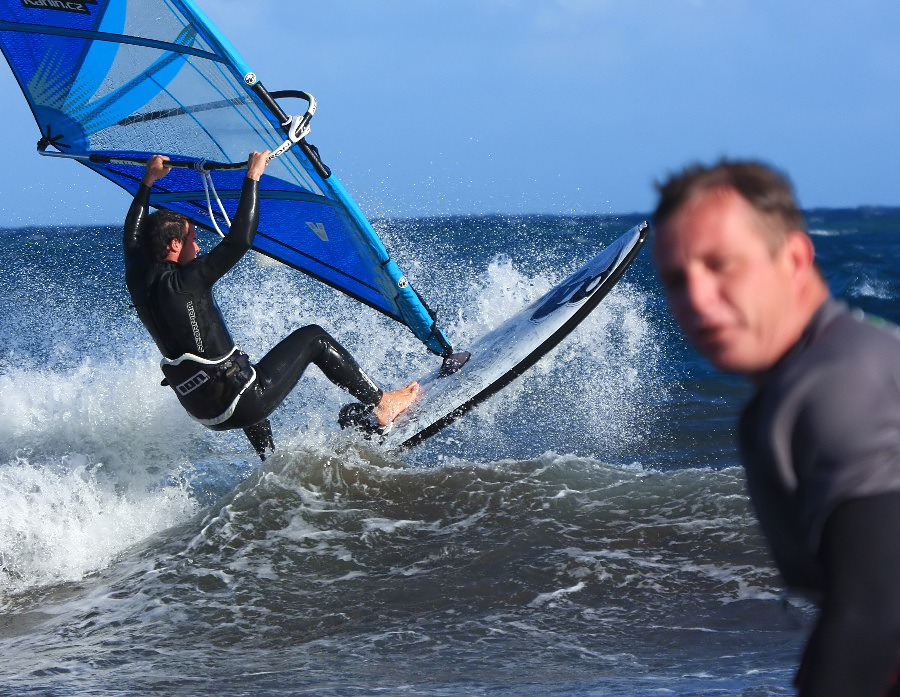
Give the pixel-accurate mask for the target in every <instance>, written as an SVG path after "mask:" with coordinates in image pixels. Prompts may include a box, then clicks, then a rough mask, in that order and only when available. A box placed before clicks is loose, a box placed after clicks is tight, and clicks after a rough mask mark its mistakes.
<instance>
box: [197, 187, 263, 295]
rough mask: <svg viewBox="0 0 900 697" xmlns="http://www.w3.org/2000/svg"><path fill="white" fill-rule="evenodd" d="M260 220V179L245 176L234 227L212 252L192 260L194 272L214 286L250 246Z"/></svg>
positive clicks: (204, 283) (206, 284)
mask: <svg viewBox="0 0 900 697" xmlns="http://www.w3.org/2000/svg"><path fill="white" fill-rule="evenodd" d="M258 224H259V182H257V181H256V180H255V179H250V178H249V177H245V178H244V184H243V186H242V188H241V200H240V203H238V209H237V212H236V213H235V216H234V219H233V220H232V221H231V229H230V230H229V232H228V234H227V235H226V236H225V238H224V239H223V240H222V241H221V242H219V244H217V245H216V246H215V247H214V248H213V249H212V251H210V252H209V254H205V255H203V256H201V257H199V259H198V260H197V262H195V263H194V264H191V266H190V270H191V273H192V274H196V275H197V279H198V280H199V282H200V283H201V284H203V285H205V286H212V285H213V284H214V283H215V282H216V281H217V280H219V279H220V278H221V277H222V276H224V275H225V273H227V272H228V270H229V269H231V268H232V267H233V266H234V265H235V264H237V263H238V262H239V261H240V260H241V257H243V256H244V255H245V254H246V253H247V252H248V251H249V250H250V245H252V244H253V238H254V237H255V236H256V227H257V225H258Z"/></svg>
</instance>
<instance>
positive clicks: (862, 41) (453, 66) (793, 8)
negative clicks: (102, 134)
mask: <svg viewBox="0 0 900 697" xmlns="http://www.w3.org/2000/svg"><path fill="white" fill-rule="evenodd" d="M199 4H200V6H201V7H202V8H203V9H204V10H205V11H206V12H207V14H208V15H209V16H210V17H211V18H212V19H213V21H214V22H215V23H216V24H217V25H218V26H219V27H220V28H221V29H222V30H223V31H224V32H225V34H226V35H228V36H229V37H230V38H231V40H232V42H233V43H234V44H235V46H236V47H237V48H238V50H239V51H240V52H241V53H242V54H243V55H244V57H245V58H246V59H247V61H248V62H249V64H250V65H251V66H252V67H253V69H254V70H255V71H256V73H257V74H258V75H259V76H260V78H261V79H262V80H263V82H264V83H265V84H266V86H267V87H268V88H269V89H288V88H294V89H304V90H307V91H310V92H312V93H313V94H314V95H315V96H316V97H317V99H318V100H319V111H318V114H317V116H316V118H315V119H314V121H313V133H312V135H311V136H310V140H311V141H312V142H313V143H315V144H316V145H317V146H318V147H319V148H320V150H321V151H322V154H323V157H324V159H325V161H326V162H327V163H329V164H330V165H331V166H332V168H333V169H334V170H335V172H336V173H337V174H338V176H339V177H340V178H341V179H342V180H343V182H344V183H345V185H346V186H347V188H348V189H349V191H350V192H351V193H352V194H353V195H354V196H355V197H356V198H357V199H358V201H359V202H360V204H361V206H362V207H363V209H364V210H365V211H366V212H367V213H369V214H370V215H372V216H381V215H400V216H416V215H432V214H457V213H497V212H499V213H564V214H565V213H578V214H581V213H628V212H647V211H650V210H652V208H653V206H654V202H655V194H654V189H653V182H654V181H655V180H657V179H660V178H662V177H664V176H665V175H666V174H667V173H669V172H671V171H672V170H675V169H678V168H680V167H682V166H683V165H685V164H687V163H689V162H692V161H696V160H702V161H709V160H712V159H716V158H718V157H720V156H729V157H753V158H760V159H764V160H767V161H770V162H772V163H774V164H776V165H777V166H779V167H781V168H783V169H784V170H786V171H787V172H788V173H789V174H790V175H791V177H792V179H793V180H794V183H795V185H796V188H797V191H798V195H799V198H800V201H801V204H802V205H803V206H805V207H817V206H830V207H839V206H857V205H892V206H900V137H898V131H900V2H897V1H896V0H856V2H853V3H848V2H837V1H835V0H815V1H813V0H790V1H788V2H785V1H784V0H615V1H613V0H454V1H453V2H448V1H447V0H342V2H339V3H338V2H334V1H333V0H291V2H285V0H199ZM0 65H2V67H0V90H2V94H3V95H4V98H3V104H4V109H3V126H4V132H5V142H6V153H5V155H6V157H5V160H6V166H5V167H4V168H3V170H2V172H0V216H2V217H0V225H7V226H19V225H29V224H47V223H55V224H68V223H85V224H87V223H115V224H117V223H118V222H119V221H120V219H121V217H122V216H123V215H124V212H125V209H126V208H127V205H128V202H129V201H128V197H127V195H126V194H125V193H124V192H121V191H120V190H118V189H117V188H116V187H114V186H113V185H111V184H109V183H108V182H106V181H105V180H103V179H101V178H100V177H97V176H96V175H93V174H91V173H90V172H88V171H87V170H86V169H85V168H83V167H81V166H80V165H77V164H76V163H74V162H70V161H63V160H53V159H49V158H42V157H39V156H38V155H37V154H35V152H34V143H35V141H36V140H37V138H38V135H39V134H38V131H37V127H36V125H35V124H34V121H33V119H32V117H31V114H30V112H29V111H28V110H27V107H26V106H25V101H24V99H23V98H22V97H21V93H20V92H18V88H17V86H16V85H15V82H14V80H13V79H12V76H11V74H10V72H9V69H8V68H7V67H6V65H5V64H2V62H0Z"/></svg>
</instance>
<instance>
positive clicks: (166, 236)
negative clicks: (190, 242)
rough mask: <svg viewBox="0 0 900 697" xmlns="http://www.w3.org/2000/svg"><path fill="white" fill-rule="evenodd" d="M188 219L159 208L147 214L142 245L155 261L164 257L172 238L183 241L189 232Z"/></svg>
mask: <svg viewBox="0 0 900 697" xmlns="http://www.w3.org/2000/svg"><path fill="white" fill-rule="evenodd" d="M186 222H189V221H188V219H187V218H186V217H185V216H183V215H181V214H180V213H175V212H174V211H169V210H166V209H164V208H163V209H160V210H158V211H154V212H153V213H151V214H150V215H148V216H147V220H146V221H145V223H144V246H145V247H146V249H147V254H149V255H150V257H151V258H152V259H155V260H156V261H162V260H163V259H165V258H166V254H167V252H168V247H169V243H170V242H171V241H172V240H179V241H180V242H184V241H185V240H186V239H187V238H188V235H189V234H190V226H188V225H185V223H186Z"/></svg>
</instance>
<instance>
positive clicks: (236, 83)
mask: <svg viewBox="0 0 900 697" xmlns="http://www.w3.org/2000/svg"><path fill="white" fill-rule="evenodd" d="M0 50H2V52H3V54H4V56H5V57H6V60H7V62H8V63H9V66H10V68H11V69H12V71H13V74H14V75H15V77H16V80H17V81H18V83H19V86H20V87H21V89H22V92H23V93H24V95H25V98H26V100H27V101H28V104H29V106H30V108H31V111H32V113H33V114H34V117H35V121H36V122H37V125H38V128H39V129H40V133H41V143H42V148H45V149H47V151H48V152H53V153H54V154H63V155H67V156H75V157H79V158H88V157H93V158H94V159H93V160H88V159H80V160H79V161H80V162H82V163H83V164H85V165H86V166H88V167H90V168H91V169H92V170H94V171H95V172H97V173H98V174H100V175H102V176H104V177H106V178H107V179H109V180H110V181H112V182H114V183H115V184H117V185H119V186H121V187H122V188H124V189H126V190H127V191H129V192H135V191H136V190H137V188H138V186H139V184H140V179H141V176H142V174H143V165H142V164H139V163H128V162H122V161H121V158H129V157H130V158H134V159H136V160H146V159H148V158H149V157H150V156H152V155H153V154H155V153H162V154H165V155H168V156H169V157H170V158H171V159H172V160H173V161H177V162H181V163H207V165H206V166H207V168H209V169H211V172H210V176H211V178H212V182H213V185H214V188H215V191H216V193H217V194H218V197H219V199H220V200H221V202H222V204H223V205H224V207H225V210H226V213H227V214H228V216H229V218H230V217H232V216H233V215H234V213H235V211H236V208H237V202H238V197H239V193H240V190H241V185H242V181H243V176H244V172H243V170H241V169H232V170H228V169H220V168H219V167H220V166H225V165H229V164H234V163H241V162H244V161H245V160H246V159H247V155H248V154H249V153H250V152H251V151H254V150H265V149H268V150H274V149H275V148H277V147H278V146H279V145H281V143H282V142H284V140H285V135H284V132H283V128H282V125H281V119H280V118H279V115H278V114H276V113H275V110H280V109H281V105H280V104H277V105H276V107H275V108H274V109H273V107H272V104H273V103H275V102H274V100H270V99H268V95H267V94H265V95H261V93H260V90H261V89H262V88H261V86H260V85H256V86H255V87H254V82H255V78H253V77H251V78H247V74H248V73H249V72H250V71H249V68H248V66H247V65H246V63H245V62H244V60H243V59H242V58H241V57H240V55H239V54H238V52H237V50H236V49H235V48H234V47H233V46H232V45H231V43H230V42H229V41H228V39H227V38H226V37H224V36H223V35H222V34H221V33H220V32H219V31H218V30H217V29H216V28H215V27H214V26H213V25H212V23H211V22H210V21H209V20H208V19H207V18H206V16H205V15H204V14H203V13H202V12H201V11H200V10H199V8H198V7H197V6H196V5H195V3H193V2H190V0H84V1H83V2H77V1H74V0H66V1H65V2H58V1H56V0H0ZM245 78H247V79H245ZM262 92H264V89H263V90H262ZM309 152H310V151H309V150H303V149H301V148H300V147H297V146H294V147H291V148H290V149H289V150H287V152H285V153H284V154H283V155H281V156H280V157H278V158H277V159H275V160H273V161H272V162H271V163H270V164H269V166H268V168H267V170H266V174H265V175H264V176H263V178H262V180H261V181H260V195H261V204H260V224H259V232H258V234H257V238H256V240H255V242H254V247H255V248H256V249H257V250H258V251H260V252H262V253H264V254H267V255H269V256H271V257H273V258H275V259H278V260H279V261H282V262H284V263H285V264H288V265H290V266H292V267H294V268H296V269H299V270H301V271H303V272H305V273H307V274H310V275H311V276H313V277H314V278H316V279H318V280H320V281H322V282H324V283H327V284H329V285H331V286H333V287H335V288H337V289H339V290H341V291H343V292H344V293H347V294H348V295H350V296H351V297H353V298H355V299H357V300H359V301H361V302H364V303H366V304H368V305H370V306H371V307H373V308H375V309H377V310H379V311H381V312H383V313H384V314H386V315H387V316H389V317H391V318H393V319H395V320H397V321H398V322H401V323H403V324H405V325H406V326H407V327H409V328H410V330H411V331H412V332H413V333H414V334H415V335H416V336H417V337H418V338H419V339H420V340H421V341H422V342H423V343H425V345H426V346H427V347H428V348H429V349H430V350H431V351H433V352H434V353H437V354H439V355H447V354H448V353H450V351H451V348H450V345H449V342H448V341H447V339H446V337H445V336H444V335H443V333H442V332H441V331H440V330H439V329H438V328H437V327H436V325H435V322H434V318H433V316H432V313H431V312H430V310H429V309H428V308H427V307H426V306H425V304H424V303H423V302H422V300H421V298H420V296H419V295H418V293H416V291H415V290H414V289H413V288H412V287H411V286H410V285H409V283H408V282H407V279H406V278H405V276H404V275H403V272H402V271H401V270H400V269H399V267H398V266H397V264H396V263H395V262H394V261H393V260H392V259H391V257H390V255H389V253H388V251H387V249H385V247H384V244H383V243H382V241H381V240H380V238H379V237H378V235H377V233H376V231H375V230H374V229H373V227H372V225H371V224H370V222H369V221H368V220H367V219H366V216H365V215H364V214H363V213H362V211H361V210H360V209H359V207H358V206H357V205H356V203H355V202H354V201H353V199H352V198H351V197H350V195H349V194H348V193H347V192H346V190H345V189H344V187H343V186H342V184H341V183H340V181H339V180H338V179H337V177H336V176H334V175H332V174H330V172H328V171H327V169H324V168H322V167H321V166H319V165H317V163H316V162H314V161H313V159H312V158H311V157H310V156H309V154H308V153H309ZM103 158H119V159H113V160H111V161H109V160H108V159H107V160H103ZM151 202H152V204H153V205H155V206H161V207H165V208H169V209H172V210H175V211H177V212H179V213H183V214H185V215H188V216H189V217H191V218H192V219H193V220H194V221H195V222H196V223H197V224H198V225H200V226H202V227H205V228H207V229H214V228H215V227H217V226H218V227H219V228H221V229H224V226H225V224H226V223H225V220H224V218H222V217H221V215H220V214H219V213H218V212H217V211H216V207H215V205H214V206H213V212H212V213H211V212H210V210H209V208H208V206H207V198H206V194H205V192H204V187H203V179H202V176H201V174H200V172H199V171H196V170H194V169H190V168H184V169H174V170H173V171H172V172H171V173H170V174H169V175H168V176H166V177H165V178H163V179H161V180H159V181H158V182H157V184H156V186H155V187H154V191H153V192H152V194H151ZM216 224H217V225H216Z"/></svg>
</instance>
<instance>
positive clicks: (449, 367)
mask: <svg viewBox="0 0 900 697" xmlns="http://www.w3.org/2000/svg"><path fill="white" fill-rule="evenodd" d="M471 357H472V354H471V353H469V352H468V351H458V352H457V353H451V354H450V355H449V356H446V357H445V358H444V362H443V363H441V369H440V370H439V371H438V377H439V378H445V377H447V376H448V375H453V373H455V372H456V371H457V370H459V369H460V368H462V367H463V366H464V365H465V364H466V362H467V361H468V360H469V358H471Z"/></svg>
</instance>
